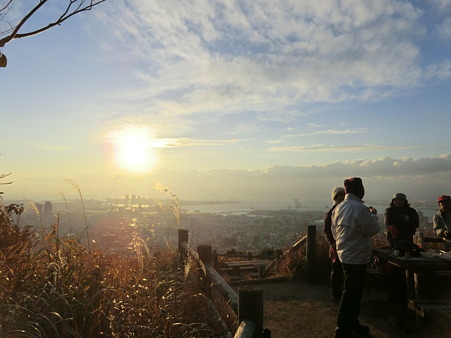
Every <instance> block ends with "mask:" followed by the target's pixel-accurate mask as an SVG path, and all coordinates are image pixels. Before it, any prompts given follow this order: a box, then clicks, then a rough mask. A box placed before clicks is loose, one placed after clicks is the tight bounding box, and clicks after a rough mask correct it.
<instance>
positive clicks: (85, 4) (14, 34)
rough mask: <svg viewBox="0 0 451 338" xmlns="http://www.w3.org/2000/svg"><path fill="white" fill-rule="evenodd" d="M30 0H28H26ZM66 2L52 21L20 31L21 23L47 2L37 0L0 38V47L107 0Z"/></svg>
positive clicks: (69, 0)
mask: <svg viewBox="0 0 451 338" xmlns="http://www.w3.org/2000/svg"><path fill="white" fill-rule="evenodd" d="M13 1H14V0H9V1H8V3H7V4H6V5H5V6H3V8H2V9H0V13H1V12H2V11H5V10H7V9H8V7H9V6H11V4H12V3H13ZM28 1H30V0H28ZM67 1H68V3H67V5H66V7H65V9H64V11H63V12H62V14H61V15H60V16H59V17H58V19H56V20H55V21H53V22H50V23H49V24H48V25H46V26H43V27H40V28H38V29H35V30H33V31H29V32H25V33H20V32H19V31H20V29H21V28H22V27H23V25H24V24H25V23H26V22H27V21H28V20H29V19H30V18H31V17H32V16H33V15H35V14H36V12H37V11H38V10H39V9H41V7H42V6H43V5H44V4H46V3H47V2H48V0H39V3H38V4H36V6H34V7H33V8H32V9H31V10H30V11H29V12H28V14H27V15H25V16H24V17H23V18H22V19H21V20H20V22H19V23H18V24H17V25H16V26H15V27H14V28H13V29H12V31H11V33H10V34H9V35H7V36H5V37H4V38H2V39H0V47H3V46H5V44H7V43H8V42H10V41H11V40H13V39H19V38H25V37H28V36H33V35H36V34H39V33H42V32H44V31H46V30H48V29H50V28H52V27H54V26H57V25H60V24H62V23H63V22H64V21H66V20H67V19H69V18H70V17H72V16H74V15H76V14H79V13H81V12H85V11H90V10H91V9H92V8H93V7H95V6H97V5H99V4H101V3H102V2H105V1H107V0H67Z"/></svg>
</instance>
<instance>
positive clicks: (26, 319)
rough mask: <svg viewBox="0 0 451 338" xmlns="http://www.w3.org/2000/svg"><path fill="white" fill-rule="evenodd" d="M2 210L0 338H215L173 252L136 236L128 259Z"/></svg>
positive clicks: (217, 328) (211, 319) (214, 321)
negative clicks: (17, 219)
mask: <svg viewBox="0 0 451 338" xmlns="http://www.w3.org/2000/svg"><path fill="white" fill-rule="evenodd" d="M20 212H21V210H20V206H17V205H14V206H8V207H5V206H2V207H1V209H0V336H1V337H137V336H139V337H188V336H189V337H221V336H223V335H224V334H225V333H224V332H223V330H224V329H223V327H221V325H219V321H218V318H217V317H215V316H214V315H213V314H212V312H211V311H209V310H208V309H209V304H208V300H207V299H206V298H205V297H204V296H203V295H202V294H201V293H200V292H199V291H198V287H197V285H196V284H195V283H194V282H190V281H189V280H185V279H183V275H182V276H180V270H179V268H178V257H177V252H176V251H175V250H171V249H169V248H160V247H149V246H148V245H147V244H146V243H145V242H144V241H143V240H140V239H139V238H135V240H134V244H133V246H132V247H131V249H130V250H129V254H127V255H121V256H119V255H117V254H114V253H111V252H105V251H102V250H101V249H99V248H97V247H96V246H93V245H90V246H89V247H88V248H87V247H85V246H84V245H83V244H82V243H81V242H80V240H79V239H77V238H75V237H64V238H63V237H60V236H59V235H58V224H53V225H50V226H49V227H48V228H47V229H46V230H44V231H39V232H36V229H33V228H30V227H27V226H20V225H18V224H15V223H14V222H13V221H12V220H11V215H12V214H14V213H20Z"/></svg>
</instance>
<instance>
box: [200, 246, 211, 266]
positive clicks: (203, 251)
mask: <svg viewBox="0 0 451 338" xmlns="http://www.w3.org/2000/svg"><path fill="white" fill-rule="evenodd" d="M197 253H198V254H199V259H200V260H201V261H202V262H204V263H210V264H211V262H212V260H213V251H212V249H211V245H198V246H197Z"/></svg>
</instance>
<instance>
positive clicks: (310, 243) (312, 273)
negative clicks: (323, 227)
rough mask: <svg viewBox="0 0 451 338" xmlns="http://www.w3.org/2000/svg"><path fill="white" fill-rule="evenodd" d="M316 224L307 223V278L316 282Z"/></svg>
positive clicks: (311, 281)
mask: <svg viewBox="0 0 451 338" xmlns="http://www.w3.org/2000/svg"><path fill="white" fill-rule="evenodd" d="M315 241H316V226H314V225H309V226H308V228H307V252H306V256H307V280H308V282H310V283H314V282H316V277H317V273H316V268H317V266H316V243H315Z"/></svg>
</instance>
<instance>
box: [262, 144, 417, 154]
mask: <svg viewBox="0 0 451 338" xmlns="http://www.w3.org/2000/svg"><path fill="white" fill-rule="evenodd" d="M417 148H418V147H417V146H401V147H400V146H384V145H376V144H363V145H349V146H342V145H323V144H315V145H309V146H281V147H270V148H267V149H266V150H267V151H272V152H306V151H334V152H337V151H339V152H357V151H359V152H361V151H389V150H406V149H417Z"/></svg>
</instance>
